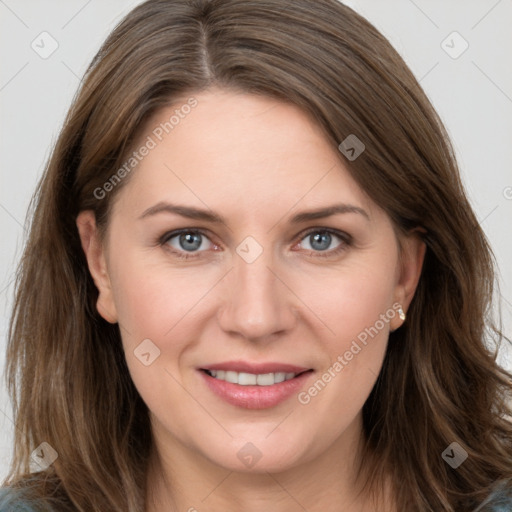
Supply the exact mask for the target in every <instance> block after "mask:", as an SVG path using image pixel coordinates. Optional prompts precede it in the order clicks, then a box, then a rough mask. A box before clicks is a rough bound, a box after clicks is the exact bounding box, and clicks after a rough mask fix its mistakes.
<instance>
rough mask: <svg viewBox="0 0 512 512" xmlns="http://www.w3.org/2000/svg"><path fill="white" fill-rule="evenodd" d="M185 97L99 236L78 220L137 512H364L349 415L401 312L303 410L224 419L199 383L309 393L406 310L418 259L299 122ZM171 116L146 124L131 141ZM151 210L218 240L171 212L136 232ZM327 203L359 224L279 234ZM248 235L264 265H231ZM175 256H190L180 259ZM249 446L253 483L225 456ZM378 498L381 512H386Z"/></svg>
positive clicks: (282, 113) (316, 132)
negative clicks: (133, 430) (123, 367)
mask: <svg viewBox="0 0 512 512" xmlns="http://www.w3.org/2000/svg"><path fill="white" fill-rule="evenodd" d="M194 97H195V98H196V99H197V101H198V105H197V107H196V108H195V109H193V110H192V112H191V113H190V114H189V115H188V116H186V117H185V118H184V119H181V120H180V123H179V125H177V126H175V128H174V129H173V131H172V132H170V133H169V134H168V135H166V136H165V137H164V138H163V140H162V141H161V142H159V144H158V145H157V146H156V147H155V148H154V149H152V150H151V151H150V152H149V154H148V155H147V156H146V157H145V158H144V159H143V160H142V161H141V162H140V163H139V165H138V166H137V168H136V170H135V171H133V173H132V175H131V176H130V178H129V180H128V182H127V183H126V184H125V186H124V187H123V188H122V189H121V190H120V191H119V193H118V194H117V195H116V197H115V202H114V207H113V210H112V215H111V217H110V220H109V225H108V229H107V232H106V236H105V238H104V239H101V238H100V236H99V234H98V231H97V229H96V225H95V220H94V214H93V212H91V211H84V212H81V214H80V215H79V217H78V218H77V226H78V229H79V232H80V236H81V240H82V246H83V249H84V252H85V254H86V256H87V260H88V264H89V269H90V272H91V275H92V277H93V279H94V282H95V284H96V286H97V288H98V290H99V297H98V303H97V307H98V311H99V313H100V314H101V315H102V316H103V317H104V318H105V319H106V320H108V321H109V322H112V323H114V322H119V325H120V330H121V335H122V342H123V346H124V349H125V353H126V358H127V363H128V366H129V370H130V373H131V376H132V379H133V381H134V383H135V385H136V387H137V389H138V391H139V393H140V394H141V396H142V398H143V399H144V401H145V402H146V404H147V405H148V408H149V410H150V416H151V421H152V432H153V436H154V441H155V442H154V451H153V456H152V461H151V468H150V471H149V474H148V490H149V493H148V502H147V508H146V510H147V511H151V512H157V511H163V510H166V511H169V510H180V511H187V510H189V511H192V510H198V511H200V512H201V511H218V510H224V511H235V510H236V511H239V510H244V511H246V512H253V511H254V512H256V511H261V510H272V511H274V512H292V511H293V512H295V511H303V510H304V509H306V510H308V511H311V512H312V511H320V510H322V511H325V510H345V511H348V512H351V511H361V510H364V511H371V510H376V509H374V508H372V506H371V505H370V504H369V503H368V500H367V496H365V495H362V496H357V493H358V489H359V487H358V483H357V482H356V481H355V478H354V464H355V462H356V461H357V456H358V446H359V445H358V443H359V441H360V439H361V428H362V416H361V411H362V407H363V404H364V403H365V401H366V399H367V397H368V395H369V393H370V391H371V390H372V387H373V385H374V384H375V381H376V379H377V376H378V374H379V371H380V369H381V367H382V362H383V359H384V355H385V351H386V347H387V342H388V335H389V331H390V330H394V329H398V328H399V327H400V326H401V324H402V320H400V318H399V316H398V314H395V315H394V316H393V318H392V319H391V320H390V321H389V322H387V323H385V326H384V328H382V329H381V330H379V332H378V335H376V336H374V337H373V338H371V339H370V340H369V342H368V344H367V345H366V346H364V347H363V348H362V350H361V351H360V352H359V353H357V355H355V356H354V357H353V359H352V360H351V361H350V362H348V364H347V365H346V366H344V368H343V370H342V371H341V372H339V373H337V375H336V377H335V378H333V379H332V380H331V382H329V383H328V385H326V386H325V388H324V389H323V390H322V391H321V392H319V393H318V394H317V395H316V396H315V397H313V398H311V401H310V402H309V403H308V404H306V405H303V404H301V403H299V401H298V399H297V396H295V395H294V396H292V397H291V398H290V399H288V400H286V401H285V402H283V403H281V404H279V405H277V406H275V407H272V408H268V409H263V410H247V409H243V408H240V407H236V406H233V405H230V404H228V403H226V402H224V401H223V400H222V399H221V398H219V397H217V396H216V395H214V394H213V393H212V392H211V391H210V390H209V389H208V388H207V387H206V386H205V384H204V382H203V379H202V377H201V375H200V373H199V372H198V370H197V368H198V367H201V366H205V365H207V364H209V363H210V364H211V363H215V362H217V363H218V362H221V361H228V360H235V359H243V360H247V361H257V362H261V361H265V362H268V361H279V362H287V363H290V364H295V365H299V366H304V367H307V368H312V369H314V373H312V374H311V375H310V377H309V379H308V381H307V383H306V384H305V385H304V388H303V389H306V390H307V389H308V388H309V387H310V386H311V385H312V384H313V383H314V382H315V381H316V380H317V379H318V378H319V376H321V375H322V374H323V372H325V371H326V370H327V369H328V368H329V367H331V365H332V364H333V362H334V361H336V359H337V358H338V356H340V355H341V356H343V354H344V353H345V352H346V351H347V350H348V349H349V348H350V346H351V343H352V341H353V340H354V339H356V338H357V336H358V334H360V333H361V332H362V331H364V329H365V328H367V327H370V326H373V325H375V324H376V321H377V320H378V319H379V315H381V314H384V313H386V312H387V311H390V310H391V311H393V304H395V303H400V304H401V305H402V307H403V309H404V311H407V307H408V306H409V304H410V301H411V300H412V297H413V294H414V291H415V289H416V286H417V283H418V279H419V275H420V272H421V266H422V262H423V257H424V252H425V246H424V243H423V242H422V241H420V239H419V238H418V237H417V236H416V234H415V233H412V234H410V236H402V238H401V239H400V242H401V245H402V248H401V249H400V247H399V240H398V238H397V235H396V232H395V230H394V228H393V225H392V223H391V220H390V219H389V217H388V216H387V215H386V213H385V212H384V211H383V210H381V209H380V208H379V207H378V206H377V205H376V204H375V203H374V202H372V201H371V200H370V198H369V197H368V196H367V195H366V194H365V193H364V191H363V190H361V188H360V187H359V186H358V185H357V184H356V182H355V181H354V180H353V179H352V178H351V176H350V175H349V173H348V171H347V169H346V168H345V167H344V159H343V158H344V157H342V156H341V154H340V153H339V151H338V149H337V148H336V147H335V146H334V147H333V145H332V143H330V142H329V141H328V140H327V138H326V137H325V135H324V134H323V132H322V131H321V129H320V128H319V127H318V126H317V125H316V124H315V123H314V122H313V121H312V120H311V119H310V118H309V117H308V116H307V115H306V114H305V113H304V112H302V111H301V110H299V109H298V108H297V107H295V106H291V105H288V104H286V103H283V102H278V101H276V100H273V99H270V98H265V97H261V96H254V95H249V94H242V93H235V92H230V91H225V90H218V89H211V90H209V91H206V92H202V93H200V94H196V95H194ZM185 101H186V98H185V99H184V100H183V103H184V102H185ZM183 103H179V102H178V105H179V104H183ZM175 108H176V105H173V106H172V107H169V108H165V109H162V110H160V111H158V112H157V113H156V114H155V115H154V116H153V118H152V119H151V120H149V121H148V123H147V124H146V126H145V129H144V130H143V135H142V136H141V139H140V140H141V141H144V140H145V139H146V137H147V135H149V134H151V130H152V129H153V128H154V127H155V126H157V125H158V124H159V123H160V122H164V121H166V120H168V119H169V117H170V115H172V113H173V110H174V109H175ZM162 201H168V202H172V203H178V204H183V205H188V206H193V207H197V208H202V209H210V210H211V211H215V212H217V213H219V214H220V215H222V216H223V217H224V219H225V224H222V223H221V224H213V223H211V222H206V221H202V220H200V221H198V220H192V219H187V218H184V217H181V216H179V215H176V214H173V213H168V212H165V213H159V214H155V215H150V216H147V217H145V218H143V219H140V216H141V215H142V214H143V213H144V212H145V211H146V210H147V209H148V208H150V207H152V206H154V205H156V204H158V203H159V202H162ZM336 203H347V204H350V205H353V206H356V207H358V208H361V209H364V211H365V212H366V214H367V216H368V218H367V217H366V216H365V215H363V214H361V213H353V212H349V213H342V214H336V215H333V216H330V217H327V218H323V219H317V220H313V221H311V220H310V221H307V222H303V223H300V224H297V225H294V224H291V223H290V222H289V219H290V218H291V217H292V216H293V215H295V214H297V213H299V212H302V211H306V210H311V209H316V208H319V207H321V206H326V205H331V204H336ZM181 228H195V229H201V230H203V231H204V232H205V235H206V236H204V237H199V239H200V240H202V241H203V243H202V244H201V246H200V248H199V249H196V250H195V252H193V251H194V250H193V249H192V251H191V250H190V249H189V251H188V252H187V247H189V246H186V245H185V246H183V245H180V243H179V237H178V236H177V237H174V238H172V239H171V240H170V241H168V242H164V243H163V244H159V242H158V239H159V238H160V237H162V236H163V235H164V234H165V233H168V232H171V231H173V230H177V229H181ZM308 228H318V231H320V233H321V232H322V230H323V229H327V228H329V229H333V230H338V231H340V232H342V233H347V234H348V235H349V236H350V237H351V242H350V243H347V242H344V241H343V239H342V238H338V236H336V235H335V234H334V235H332V238H331V239H330V244H329V240H327V241H326V242H325V245H324V246H322V244H320V246H321V247H325V246H327V249H326V250H323V251H322V250H321V249H318V247H319V245H318V243H317V244H315V241H314V240H312V237H311V236H309V235H306V234H305V231H306V230H307V229H308ZM314 234H315V233H313V235H314ZM247 236H251V237H253V238H254V239H255V240H256V241H257V242H258V244H259V245H260V246H261V247H262V249H263V252H262V253H261V254H260V255H259V257H258V258H257V259H256V260H255V261H253V262H252V263H247V262H246V261H245V260H244V259H243V258H242V257H240V256H239V255H238V254H237V252H236V249H237V247H238V246H239V244H240V243H241V242H242V241H243V240H244V239H245V238H246V237H247ZM339 247H341V248H342V250H341V251H340V252H339V253H338V254H333V253H334V251H335V250H336V249H337V248H339ZM172 249H174V250H175V251H178V252H181V253H187V254H191V253H192V255H193V256H194V255H195V257H192V258H190V259H180V258H179V257H177V256H176V255H175V254H174V253H173V252H172ZM400 251H401V258H400V259H399V256H400ZM326 253H330V255H328V256H327V257H322V254H326ZM145 339H150V340H152V342H153V343H154V344H155V345H156V346H157V347H158V348H159V350H160V356H159V357H158V358H157V359H155V360H154V362H152V364H151V365H149V366H145V365H144V364H142V363H141V361H140V360H139V359H138V358H137V357H136V356H135V355H134V350H135V349H136V348H137V346H138V345H139V344H140V343H141V342H142V340H145ZM248 442H251V443H252V444H253V445H254V446H256V447H257V449H258V450H259V452H260V453H261V454H262V457H261V459H260V460H259V461H258V462H257V463H256V464H255V465H254V466H252V467H250V468H249V467H246V466H245V465H244V464H243V463H242V462H241V461H240V459H239V458H238V457H237V453H238V451H239V450H240V449H241V448H242V447H243V446H244V445H246V443H248ZM170 489H172V494H171V492H170ZM387 500H388V499H387V498H386V501H383V502H381V504H380V505H381V506H380V507H379V510H380V511H382V510H392V507H391V505H390V503H391V501H389V502H388V501H387ZM385 503H388V504H387V505H385Z"/></svg>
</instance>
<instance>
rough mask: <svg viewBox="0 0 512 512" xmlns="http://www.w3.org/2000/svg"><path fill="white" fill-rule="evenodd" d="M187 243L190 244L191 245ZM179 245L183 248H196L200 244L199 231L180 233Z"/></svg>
mask: <svg viewBox="0 0 512 512" xmlns="http://www.w3.org/2000/svg"><path fill="white" fill-rule="evenodd" d="M194 239H195V240H194ZM187 244H192V246H190V245H187ZM180 246H181V247H182V248H183V249H185V250H195V249H198V248H199V247H200V246H201V235H200V234H199V233H182V234H181V235H180Z"/></svg>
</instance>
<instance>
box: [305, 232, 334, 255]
mask: <svg viewBox="0 0 512 512" xmlns="http://www.w3.org/2000/svg"><path fill="white" fill-rule="evenodd" d="M309 239H310V241H311V247H313V249H316V250H317V251H325V250H326V249H327V248H328V247H329V245H330V244H331V235H330V233H327V232H326V231H322V232H318V233H315V234H313V235H310V236H309ZM317 242H320V245H321V247H318V246H317V247H315V244H316V243H317ZM322 242H323V243H322Z"/></svg>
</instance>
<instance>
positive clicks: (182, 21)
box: [3, 0, 512, 512]
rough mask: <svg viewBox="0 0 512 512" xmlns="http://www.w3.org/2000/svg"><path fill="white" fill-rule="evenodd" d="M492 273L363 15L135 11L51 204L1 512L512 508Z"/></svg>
mask: <svg viewBox="0 0 512 512" xmlns="http://www.w3.org/2000/svg"><path fill="white" fill-rule="evenodd" d="M492 261H493V260H492V256H491V251H490V249H489V246H488V244H487V241H486V239H485V236H484V234H483V233H482V230H481V228H480V226H479V225H478V222H477V219H476V218H475V215H474V213H473V212H472V210H471V208H470V205H469V203H468V200H467V198H466V196H465V193H464V190H463V187H462V185H461V181H460V178H459V174H458V170H457V165H456V162H455V158H454V156H453V151H452V149H451V146H450V144H449V142H448V138H447V136H446V133H445V131H444V128H443V126H442V124H441V122H440V120H439V119H438V117H437V115H436V114H435V112H434V110H433V108H432V106H431V105H430V103H429V101H428V100H427V98H426V96H425V95H424V93H423V92H422V90H421V88H420V86H419V84H418V83H417V81H416V80H415V79H414V77H413V75H412V74H411V72H410V71H409V70H408V68H407V67H406V65H405V64H404V62H403V61H402V59H401V58H400V57H399V56H398V55H397V53H396V52H395V51H394V50H393V48H392V47H391V46H390V44H389V43H388V42H387V41H386V40H385V38H384V37H383V36H382V35H381V34H380V33H378V32H377V30H376V29H375V28H374V27H372V26H371V25H370V24H369V23H368V22H367V21H365V20H364V19H363V18H362V17H360V16H358V15H357V14H356V13H354V12H353V11H352V10H351V9H349V8H348V7H346V6H343V5H342V4H340V3H338V2H336V1H334V0H321V1H313V0H295V1H293V2H292V1H283V0H261V1H258V2H252V1H241V0H213V1H206V0H194V1H185V0H181V1H179V0H173V1H169V0H165V1H164V0H150V1H148V2H145V3H144V4H142V5H140V6H138V7H137V8H135V9H134V10H133V11H132V12H131V13H130V14H129V15H128V16H127V17H126V18H125V19H124V21H123V22H122V23H121V24H120V25H119V26H118V27H117V28H116V29H115V30H114V32H113V33H112V34H111V35H110V36H109V38H108V39H107V41H106V42H105V44H104V45H103V47H102V48H101V49H100V51H99V52H98V54H97V56H96V57H95V59H94V61H93V62H92V64H91V66H90V68H89V69H88V71H87V75H86V78H85V79H84V81H83V85H82V88H81V90H80V91H79V94H78V95H77V97H76V100H75V102H74V104H73V106H72V108H71V110H70V112H69V115H68V117H67V120H66V122H65V125H64V128H63V130H62V133H61V135H60V137H59V139H58V141H57V144H56V147H55V149H54V152H53V154H52V156H51V158H50V161H49V164H48V167H47V170H46V173H45V176H44V178H43V180H42V183H41V185H40V188H39V190H38V195H37V199H36V203H35V210H34V216H33V223H32V227H31V234H30V238H29V240H28V243H27V247H26V250H25V253H24V256H23V259H22V262H21V266H20V269H19V281H18V287H17V295H16V303H15V308H14V313H13V319H12V324H11V330H10V335H9V346H8V379H9V384H10V390H11V393H12V395H13V397H14V398H15V399H16V401H15V411H14V412H15V422H16V426H17V429H16V439H15V447H14V457H13V463H12V467H11V471H10V474H9V476H8V478H7V479H6V481H5V482H4V484H5V487H6V488H5V490H4V497H3V500H4V503H5V505H4V509H5V510H12V506H13V504H16V505H17V506H18V507H20V508H21V507H30V506H33V507H40V508H43V507H46V508H47V510H55V511H67V510H79V511H83V512H85V511H91V510H95V511H96V510H97V511H102V512H104V511H130V512H135V511H137V512H139V511H145V512H157V511H162V510H166V511H167V510H189V511H194V510H198V511H201V510H210V511H217V510H235V509H236V510H239V509H243V510H245V511H253V510H262V509H265V510H273V511H281V510H283V511H295V510H309V511H315V510H320V509H322V510H346V511H365V512H366V511H368V512H369V511H377V510H378V511H379V512H381V511H404V510H407V511H431V512H439V511H440V510H443V511H452V512H455V511H457V512H459V511H474V510H478V511H484V510H485V511H495V512H497V511H504V510H510V509H512V497H511V495H512V458H511V453H512V450H511V448H512V446H511V445H512V428H511V427H512V425H511V411H510V393H511V382H512V381H511V379H512V375H510V373H508V372H506V371H505V370H504V369H502V368H500V367H499V366H498V365H497V363H496V357H495V351H492V350H491V349H490V347H489V346H488V345H487V343H486V341H487V342H489V341H494V342H495V343H496V345H499V342H500V341H501V340H502V339H503V338H504V337H503V336H502V335H501V333H500V332H499V330H498V329H496V328H495V327H494V324H493V322H492V319H491V318H490V317H489V316H488V312H489V305H490V303H491V299H492V290H493V281H494V274H493V264H492ZM30 469H32V473H29V470H30ZM27 509H29V508H27Z"/></svg>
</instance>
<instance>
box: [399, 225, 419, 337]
mask: <svg viewBox="0 0 512 512" xmlns="http://www.w3.org/2000/svg"><path fill="white" fill-rule="evenodd" d="M424 232H425V231H424V230H423V229H421V228H416V229H415V230H413V231H411V232H410V233H409V235H408V236H407V237H405V238H404V239H402V243H401V253H400V268H399V272H400V275H399V280H398V283H397V285H396V290H395V301H396V303H398V304H399V305H400V307H401V313H402V312H403V315H402V314H400V315H396V316H395V318H394V319H393V321H392V322H391V330H392V331H394V330H396V329H398V328H399V327H400V326H401V325H402V324H403V323H404V321H405V319H406V316H407V310H408V309H409V305H410V303H411V301H412V299H413V297H414V293H415V292H416V288H417V286H418V283H419V280H420V276H421V271H422V268H423V262H424V259H425V253H426V249H427V246H426V244H425V242H424V240H423V238H422V236H421V233H424Z"/></svg>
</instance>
